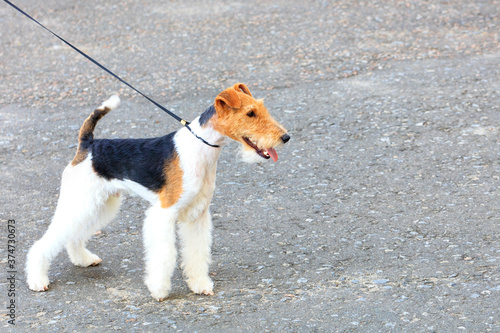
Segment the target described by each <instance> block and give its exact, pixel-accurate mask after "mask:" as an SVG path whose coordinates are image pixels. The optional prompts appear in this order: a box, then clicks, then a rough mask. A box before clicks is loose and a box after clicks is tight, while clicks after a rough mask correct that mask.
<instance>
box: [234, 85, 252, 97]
mask: <svg viewBox="0 0 500 333" xmlns="http://www.w3.org/2000/svg"><path fill="white" fill-rule="evenodd" d="M234 89H235V90H236V91H241V92H242V93H245V94H247V95H250V96H252V93H251V92H250V89H248V87H247V86H246V85H245V84H243V83H236V84H235V85H234ZM252 97H253V96H252Z"/></svg>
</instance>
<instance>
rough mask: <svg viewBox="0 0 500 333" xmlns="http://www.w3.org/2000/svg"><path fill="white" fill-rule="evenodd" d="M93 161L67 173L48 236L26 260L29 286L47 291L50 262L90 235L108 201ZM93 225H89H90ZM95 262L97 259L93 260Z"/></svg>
mask: <svg viewBox="0 0 500 333" xmlns="http://www.w3.org/2000/svg"><path fill="white" fill-rule="evenodd" d="M90 163H91V162H90V160H89V159H88V160H87V161H85V162H82V163H80V164H79V165H77V166H71V165H69V166H67V167H66V169H64V172H63V176H62V181H61V191H60V194H59V201H58V203H57V208H56V211H55V213H54V217H53V218H52V223H51V224H50V226H49V228H48V230H47V232H46V233H45V234H44V235H43V237H42V238H41V239H40V240H38V241H37V242H36V243H35V244H34V245H33V247H32V248H31V249H30V251H29V253H28V256H27V260H26V273H27V280H28V286H29V288H30V289H32V290H35V291H44V290H47V289H48V286H49V277H48V271H49V267H50V263H51V261H52V260H53V259H54V258H55V257H56V256H57V254H58V253H59V252H60V251H61V250H62V249H63V247H64V246H65V245H66V244H68V242H70V241H72V242H75V240H77V241H78V240H79V239H81V235H84V234H86V233H88V229H89V225H90V224H92V223H93V221H96V216H98V215H99V211H100V208H101V207H102V206H103V204H104V202H105V199H106V198H107V195H106V193H105V192H104V190H103V188H104V183H103V180H101V179H99V178H98V177H97V176H96V175H95V174H94V173H93V171H92V168H91V166H90ZM89 223H90V224H89ZM94 259H95V258H94Z"/></svg>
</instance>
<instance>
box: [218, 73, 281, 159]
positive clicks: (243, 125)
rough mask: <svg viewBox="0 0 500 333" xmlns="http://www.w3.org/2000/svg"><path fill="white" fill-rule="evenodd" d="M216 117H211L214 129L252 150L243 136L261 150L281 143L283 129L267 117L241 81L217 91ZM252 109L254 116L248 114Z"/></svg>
mask: <svg viewBox="0 0 500 333" xmlns="http://www.w3.org/2000/svg"><path fill="white" fill-rule="evenodd" d="M215 110H216V112H217V117H214V119H213V126H214V128H215V130H217V131H218V132H220V133H221V134H223V135H226V136H228V137H230V138H231V139H233V140H235V141H239V142H240V143H241V144H242V145H243V147H245V149H249V150H253V148H251V147H249V146H248V145H247V143H246V142H245V141H244V140H243V137H247V138H249V139H250V140H252V141H253V142H255V143H256V144H257V146H258V147H259V148H261V149H266V148H273V147H276V146H279V145H281V144H282V140H281V137H282V136H283V135H284V134H286V133H287V132H286V130H285V128H283V126H281V125H280V124H279V123H278V122H277V121H275V120H274V119H273V117H271V115H270V114H269V112H268V111H267V109H266V107H265V106H264V101H263V100H262V99H259V100H257V99H255V98H253V96H252V94H251V93H250V90H249V89H248V87H247V86H246V85H244V84H243V83H238V84H236V85H234V86H233V87H231V88H228V89H226V90H224V91H223V92H221V93H220V94H219V95H218V96H217V98H216V99H215ZM249 112H253V113H254V114H255V116H254V117H249V116H248V113H249Z"/></svg>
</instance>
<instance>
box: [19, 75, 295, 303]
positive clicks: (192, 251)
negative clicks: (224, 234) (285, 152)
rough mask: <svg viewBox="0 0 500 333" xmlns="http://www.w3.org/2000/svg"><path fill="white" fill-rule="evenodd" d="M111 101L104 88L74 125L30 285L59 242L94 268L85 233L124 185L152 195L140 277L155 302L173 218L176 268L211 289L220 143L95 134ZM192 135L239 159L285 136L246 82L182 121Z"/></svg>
mask: <svg viewBox="0 0 500 333" xmlns="http://www.w3.org/2000/svg"><path fill="white" fill-rule="evenodd" d="M119 102H120V99H119V98H118V96H112V97H111V98H110V99H109V100H107V101H106V102H104V103H103V105H102V106H101V107H99V108H98V109H96V110H95V111H94V112H93V113H92V114H91V115H90V116H89V117H88V118H87V120H85V122H84V123H83V126H82V127H81V129H80V134H79V145H78V151H77V153H76V156H75V158H74V159H73V161H72V162H71V163H70V164H69V165H68V166H67V167H66V169H65V170H64V172H63V176H62V183H61V192H60V196H59V202H58V203H57V208H56V211H55V213H54V218H53V220H52V223H51V225H50V226H49V228H48V230H47V232H46V233H45V234H44V236H43V237H42V238H41V239H40V240H39V241H37V242H36V243H35V244H34V245H33V247H32V248H31V250H30V251H29V253H28V258H27V265H26V270H27V279H28V285H29V288H30V289H32V290H35V291H45V290H48V286H49V277H48V270H49V266H50V262H51V261H52V259H54V258H55V256H56V255H57V254H58V253H59V252H60V251H61V250H62V248H63V247H64V246H65V247H66V250H67V252H68V254H69V257H70V259H71V262H72V263H73V264H75V265H77V266H84V267H87V266H94V265H97V264H99V263H100V262H101V259H100V258H99V257H98V256H97V255H95V254H93V253H91V252H90V251H89V250H87V249H86V247H85V246H86V243H87V241H88V239H89V238H90V236H91V235H92V234H94V233H95V232H96V231H98V230H99V229H100V228H103V227H104V226H105V225H107V224H108V223H109V222H111V220H112V219H113V218H114V217H115V215H116V214H117V212H118V210H119V207H120V203H121V193H122V192H133V193H135V194H138V195H140V196H141V197H143V198H144V199H146V200H148V201H149V202H150V203H151V207H150V208H149V209H148V210H147V212H146V219H145V221H144V227H143V228H144V229H143V236H144V248H145V261H146V277H145V283H146V286H147V287H148V289H149V291H150V292H151V295H152V296H153V297H154V298H155V299H157V300H159V301H160V300H163V299H164V298H165V297H167V296H168V293H169V292H170V289H171V283H170V280H171V277H172V275H173V272H174V269H175V262H176V257H177V251H176V247H175V224H176V221H179V222H180V223H179V228H178V232H179V237H180V240H181V245H182V246H181V257H182V268H183V270H184V275H185V277H186V279H187V284H188V286H189V288H190V289H191V290H192V291H193V292H195V293H197V294H205V295H213V282H212V280H211V279H210V277H209V274H208V273H209V271H208V270H209V265H210V261H211V255H210V249H211V244H212V233H211V231H212V220H211V217H210V212H209V204H210V201H211V200H212V195H213V192H214V189H215V173H216V168H217V159H218V157H219V154H220V149H219V148H214V147H210V146H208V145H206V144H205V143H203V142H202V141H201V140H198V139H197V138H196V137H195V136H194V135H192V133H190V132H189V130H188V129H187V128H181V129H180V130H178V131H176V132H173V133H170V134H168V135H166V136H163V137H158V138H150V139H114V140H108V139H94V137H93V131H94V128H95V126H96V124H97V122H98V120H99V119H101V118H102V117H103V116H104V115H106V114H107V113H108V112H109V111H110V110H112V109H114V108H116V107H117V106H118V104H119ZM191 129H192V131H193V132H194V133H196V135H198V136H199V137H201V138H203V139H204V140H206V141H207V142H211V143H214V144H217V145H223V144H224V143H225V141H226V138H231V139H233V140H236V141H239V142H240V143H241V145H242V151H243V157H244V159H245V160H247V161H251V160H255V158H257V159H258V160H260V159H261V158H265V159H268V158H272V159H273V160H274V161H276V160H277V159H278V155H277V153H276V150H275V149H274V148H276V147H277V146H280V145H281V144H283V143H286V142H287V141H288V140H289V139H290V136H289V135H288V134H287V132H286V130H285V129H284V128H283V126H281V125H280V124H279V123H277V122H276V121H275V120H274V119H273V118H272V117H271V116H270V115H269V113H268V111H267V110H266V108H265V107H264V105H263V102H262V100H256V99H254V98H253V97H252V94H251V93H250V91H249V89H248V88H247V86H245V85H244V84H241V83H239V84H236V85H234V86H233V87H230V88H228V89H226V90H224V91H223V92H221V93H220V94H219V95H218V96H217V98H216V99H215V103H214V105H213V106H210V107H209V108H208V109H207V110H206V111H205V112H204V113H203V114H201V116H199V117H197V118H196V119H195V120H194V121H193V122H192V123H191Z"/></svg>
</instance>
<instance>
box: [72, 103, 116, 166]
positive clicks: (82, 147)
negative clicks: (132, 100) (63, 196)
mask: <svg viewBox="0 0 500 333" xmlns="http://www.w3.org/2000/svg"><path fill="white" fill-rule="evenodd" d="M119 104H120V97H118V95H113V96H111V97H110V98H109V99H108V100H106V101H105V102H104V103H102V105H101V106H100V107H98V108H97V109H95V110H94V112H92V113H91V114H90V116H88V117H87V119H85V121H84V122H83V125H82V127H81V128H80V133H79V134H78V150H77V151H76V155H75V157H74V158H73V161H71V165H73V166H75V165H77V164H79V163H80V162H83V161H84V160H85V159H86V158H87V155H88V151H87V150H88V147H89V144H90V143H91V142H92V141H93V139H94V129H95V126H96V125H97V122H98V121H99V119H101V118H102V117H104V116H105V115H106V114H107V113H108V112H109V111H111V110H113V109H116V108H117V107H118V105H119Z"/></svg>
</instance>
